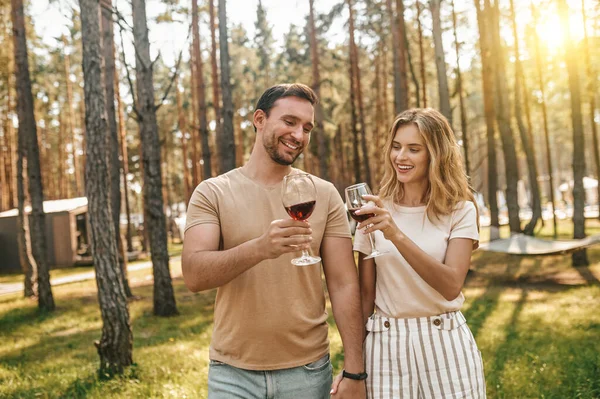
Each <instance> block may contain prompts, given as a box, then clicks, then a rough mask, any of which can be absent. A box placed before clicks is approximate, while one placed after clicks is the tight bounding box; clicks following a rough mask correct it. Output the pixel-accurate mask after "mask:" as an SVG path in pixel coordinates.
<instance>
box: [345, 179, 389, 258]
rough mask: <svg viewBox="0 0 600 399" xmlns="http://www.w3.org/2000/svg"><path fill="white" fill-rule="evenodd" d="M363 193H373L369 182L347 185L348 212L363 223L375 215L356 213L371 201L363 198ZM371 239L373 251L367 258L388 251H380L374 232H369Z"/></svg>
mask: <svg viewBox="0 0 600 399" xmlns="http://www.w3.org/2000/svg"><path fill="white" fill-rule="evenodd" d="M363 195H373V194H372V192H371V189H370V188H369V185H368V184H367V183H358V184H354V185H352V186H350V187H346V207H347V208H348V212H350V216H352V219H354V220H356V221H357V222H359V223H362V222H364V221H365V220H367V219H369V218H371V217H373V216H375V214H373V213H361V214H358V215H357V214H356V211H358V210H359V209H360V208H361V207H362V206H363V205H366V204H367V203H368V202H369V201H367V200H366V199H364V198H363ZM369 241H370V242H371V253H370V254H369V255H368V256H366V257H365V259H371V258H374V257H376V256H380V255H383V254H387V253H388V251H379V250H378V249H377V247H376V246H375V238H374V237H373V233H369Z"/></svg>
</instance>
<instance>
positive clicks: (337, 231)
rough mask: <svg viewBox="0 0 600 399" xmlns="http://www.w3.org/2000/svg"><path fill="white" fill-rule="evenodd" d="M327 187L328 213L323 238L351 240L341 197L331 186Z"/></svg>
mask: <svg viewBox="0 0 600 399" xmlns="http://www.w3.org/2000/svg"><path fill="white" fill-rule="evenodd" d="M328 187H329V213H328V214H327V225H326V226H325V233H324V234H323V236H324V237H344V238H352V234H350V225H349V224H348V216H347V215H346V207H344V201H342V197H340V194H339V193H338V192H337V190H336V189H335V187H334V186H333V184H328Z"/></svg>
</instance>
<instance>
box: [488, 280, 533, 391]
mask: <svg viewBox="0 0 600 399" xmlns="http://www.w3.org/2000/svg"><path fill="white" fill-rule="evenodd" d="M527 294H528V291H527V290H526V289H523V290H521V298H520V299H519V302H517V304H516V306H515V309H514V310H513V314H512V316H511V318H510V321H509V322H508V324H507V326H506V338H505V340H504V342H503V343H502V344H500V346H498V347H497V348H496V353H495V356H494V362H493V366H492V367H493V368H494V373H492V374H491V376H490V380H489V383H488V386H492V387H495V386H498V385H499V383H500V381H499V380H498V379H499V377H500V376H501V375H502V371H503V369H504V367H505V365H506V362H507V358H508V356H509V355H510V354H511V351H510V348H511V346H512V345H513V343H514V342H515V341H516V340H518V339H519V332H518V331H517V326H518V325H519V324H518V321H519V315H520V314H521V312H522V310H523V307H524V306H525V303H526V302H527Z"/></svg>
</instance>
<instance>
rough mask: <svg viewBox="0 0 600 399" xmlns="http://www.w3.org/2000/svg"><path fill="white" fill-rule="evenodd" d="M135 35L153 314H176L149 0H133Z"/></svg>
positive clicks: (145, 221)
mask: <svg viewBox="0 0 600 399" xmlns="http://www.w3.org/2000/svg"><path fill="white" fill-rule="evenodd" d="M132 8H133V38H134V46H135V50H136V68H135V71H136V84H137V100H138V101H137V106H138V112H139V113H140V121H139V126H140V138H141V142H142V143H141V144H142V145H141V148H142V163H143V164H144V174H143V176H144V187H145V190H144V207H145V216H146V219H145V220H144V226H145V229H147V230H148V235H149V239H150V252H151V256H152V265H153V274H154V314H155V315H157V316H172V315H175V314H177V313H178V312H177V307H176V304H175V295H174V293H173V285H172V283H171V275H170V271H169V253H168V251H167V226H166V222H165V213H164V211H163V200H162V181H161V175H160V142H159V139H158V125H157V123H156V107H155V105H154V86H153V82H152V79H153V63H152V61H151V59H150V42H149V40H148V26H147V22H146V1H145V0H133V1H132Z"/></svg>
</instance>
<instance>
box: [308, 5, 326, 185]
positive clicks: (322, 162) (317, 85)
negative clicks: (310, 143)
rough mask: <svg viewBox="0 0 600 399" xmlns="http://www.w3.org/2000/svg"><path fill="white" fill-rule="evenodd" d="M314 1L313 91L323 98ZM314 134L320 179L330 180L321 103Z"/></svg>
mask: <svg viewBox="0 0 600 399" xmlns="http://www.w3.org/2000/svg"><path fill="white" fill-rule="evenodd" d="M313 3H314V0H309V9H310V13H309V24H310V55H311V60H312V81H313V84H312V86H313V87H312V89H313V91H314V92H315V93H316V95H317V98H320V97H321V76H320V73H319V48H318V41H317V32H316V29H315V15H314V6H313ZM313 132H314V133H315V134H316V135H317V139H318V140H319V172H320V177H321V178H323V179H325V180H329V168H328V165H327V160H328V159H329V154H328V151H327V148H328V146H327V136H326V135H325V130H324V129H323V107H322V106H321V103H320V102H319V103H317V104H316V105H315V129H314V130H313Z"/></svg>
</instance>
